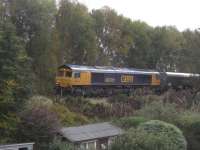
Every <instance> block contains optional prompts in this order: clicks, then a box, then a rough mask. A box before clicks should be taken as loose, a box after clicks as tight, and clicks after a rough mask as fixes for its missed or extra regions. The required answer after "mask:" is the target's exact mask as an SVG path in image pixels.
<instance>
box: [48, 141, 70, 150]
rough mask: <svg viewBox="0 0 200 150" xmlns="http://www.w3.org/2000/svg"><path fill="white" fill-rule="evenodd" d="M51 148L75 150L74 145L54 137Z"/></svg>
mask: <svg viewBox="0 0 200 150" xmlns="http://www.w3.org/2000/svg"><path fill="white" fill-rule="evenodd" d="M49 150H74V146H73V145H71V144H69V143H67V142H62V141H60V140H59V139H54V141H53V143H52V144H50V146H49Z"/></svg>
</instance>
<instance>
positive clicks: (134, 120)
mask: <svg viewBox="0 0 200 150" xmlns="http://www.w3.org/2000/svg"><path fill="white" fill-rule="evenodd" d="M146 121H147V119H145V118H143V117H123V118H120V119H117V120H114V123H115V124H116V125H118V126H120V127H122V128H125V129H129V128H132V127H137V126H138V125H140V124H141V123H144V122H146Z"/></svg>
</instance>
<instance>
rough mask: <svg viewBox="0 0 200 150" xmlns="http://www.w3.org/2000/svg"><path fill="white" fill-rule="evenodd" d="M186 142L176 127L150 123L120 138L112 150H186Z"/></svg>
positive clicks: (129, 131)
mask: <svg viewBox="0 0 200 150" xmlns="http://www.w3.org/2000/svg"><path fill="white" fill-rule="evenodd" d="M186 147H187V146H186V140H185V138H184V136H183V134H182V132H181V131H180V130H179V129H178V128H177V127H175V126H174V125H171V124H168V123H165V122H162V121H156V120H154V121H149V122H146V123H143V124H141V125H140V126H139V127H138V128H137V129H134V128H132V129H130V130H128V131H127V133H126V134H125V135H123V136H122V137H120V138H118V139H117V140H116V141H115V142H114V143H113V144H112V145H111V150H122V149H125V150H186Z"/></svg>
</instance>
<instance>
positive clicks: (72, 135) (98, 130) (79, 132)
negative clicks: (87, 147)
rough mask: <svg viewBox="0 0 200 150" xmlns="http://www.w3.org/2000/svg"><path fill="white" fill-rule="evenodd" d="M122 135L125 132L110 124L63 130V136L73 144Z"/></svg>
mask: <svg viewBox="0 0 200 150" xmlns="http://www.w3.org/2000/svg"><path fill="white" fill-rule="evenodd" d="M122 133H123V131H122V130H121V129H120V128H118V127H116V126H113V125H111V124H110V123H108V122H104V123H97V124H90V125H84V126H79V127H68V128H63V129H62V130H61V134H62V135H63V136H64V137H65V138H67V139H68V140H70V141H71V142H79V141H87V140H92V139H98V138H103V137H110V136H116V135H120V134H122Z"/></svg>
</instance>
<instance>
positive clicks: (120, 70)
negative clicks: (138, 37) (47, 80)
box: [59, 64, 159, 74]
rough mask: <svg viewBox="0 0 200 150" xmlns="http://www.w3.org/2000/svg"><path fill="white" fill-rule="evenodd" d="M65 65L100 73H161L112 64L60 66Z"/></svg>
mask: <svg viewBox="0 0 200 150" xmlns="http://www.w3.org/2000/svg"><path fill="white" fill-rule="evenodd" d="M63 67H66V68H69V69H72V70H73V71H90V72H99V73H127V74H130V73H134V74H140V73H142V74H159V72H157V71H155V70H143V69H135V68H119V67H112V66H81V65H72V64H65V65H62V66H60V67H59V68H63Z"/></svg>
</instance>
